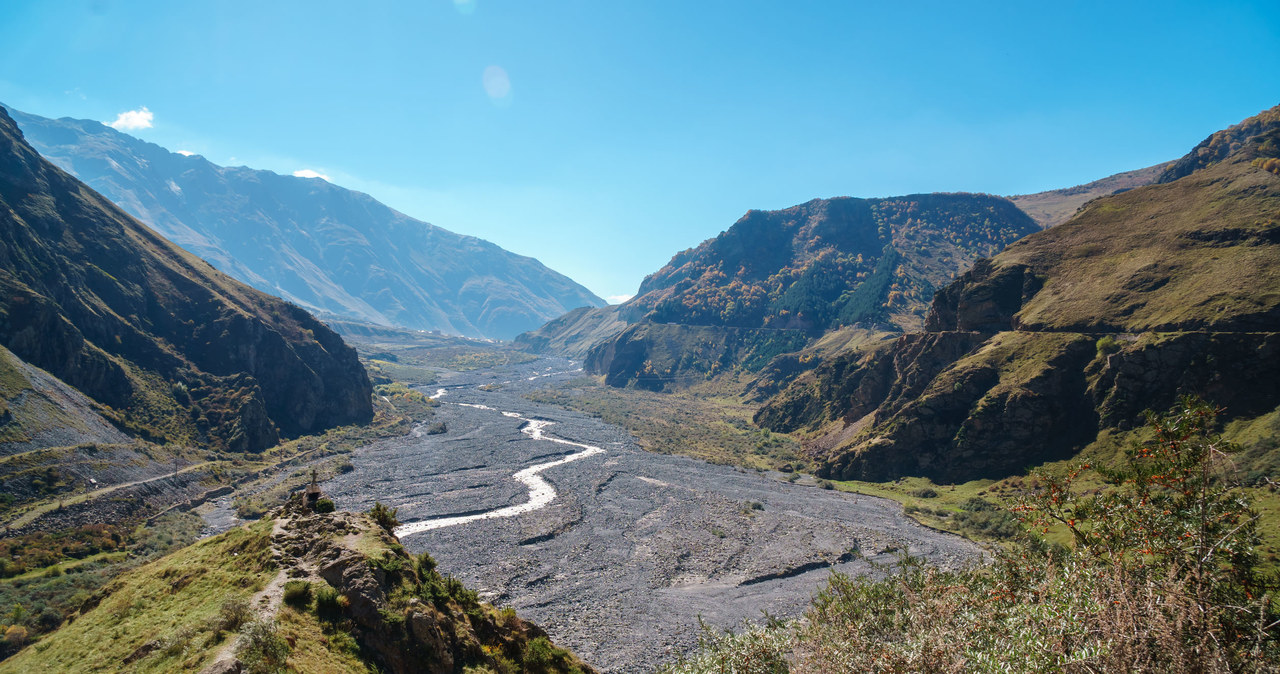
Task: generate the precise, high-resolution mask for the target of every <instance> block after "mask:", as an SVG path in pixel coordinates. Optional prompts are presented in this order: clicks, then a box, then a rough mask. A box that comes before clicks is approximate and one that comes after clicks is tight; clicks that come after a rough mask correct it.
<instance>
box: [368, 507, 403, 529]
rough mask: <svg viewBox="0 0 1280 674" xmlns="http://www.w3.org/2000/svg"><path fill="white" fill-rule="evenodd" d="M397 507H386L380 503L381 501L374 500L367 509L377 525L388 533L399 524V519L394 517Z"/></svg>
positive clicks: (397, 510)
mask: <svg viewBox="0 0 1280 674" xmlns="http://www.w3.org/2000/svg"><path fill="white" fill-rule="evenodd" d="M397 512H399V508H388V507H386V506H384V505H382V502H381V501H375V502H374V504H373V507H372V508H370V509H369V516H370V517H372V518H373V521H374V522H376V523H377V524H378V526H380V527H382V528H383V529H386V530H387V532H388V533H390V532H391V531H393V530H395V528H396V527H398V526H400V520H398V519H396V513H397Z"/></svg>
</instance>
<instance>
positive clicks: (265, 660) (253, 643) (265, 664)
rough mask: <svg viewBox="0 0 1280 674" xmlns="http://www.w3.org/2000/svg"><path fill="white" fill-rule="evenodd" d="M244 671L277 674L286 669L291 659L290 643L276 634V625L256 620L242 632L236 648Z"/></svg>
mask: <svg viewBox="0 0 1280 674" xmlns="http://www.w3.org/2000/svg"><path fill="white" fill-rule="evenodd" d="M236 656H237V657H238V658H240V662H241V663H242V665H243V667H244V668H243V670H242V671H245V672H248V673H250V674H276V673H277V672H282V671H284V669H285V663H286V661H287V660H288V658H289V642H287V641H285V640H284V639H283V638H281V637H280V635H279V634H277V633H276V628H275V625H274V624H272V623H267V622H263V621H259V620H255V621H253V622H251V623H248V624H247V625H245V626H244V629H243V630H241V631H240V643H239V645H238V646H237V647H236Z"/></svg>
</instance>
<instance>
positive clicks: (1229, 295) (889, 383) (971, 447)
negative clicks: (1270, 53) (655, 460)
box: [756, 108, 1280, 481]
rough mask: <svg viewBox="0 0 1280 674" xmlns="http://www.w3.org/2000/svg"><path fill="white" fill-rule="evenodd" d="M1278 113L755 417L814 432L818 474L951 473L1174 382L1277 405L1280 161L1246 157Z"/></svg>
mask: <svg viewBox="0 0 1280 674" xmlns="http://www.w3.org/2000/svg"><path fill="white" fill-rule="evenodd" d="M1277 110H1280V108H1277V109H1273V110H1270V111H1267V112H1266V113H1263V114H1262V115H1260V116H1259V117H1257V118H1254V119H1251V120H1247V121H1246V122H1244V123H1242V124H1240V125H1238V126H1236V127H1232V129H1231V130H1228V131H1230V132H1231V133H1226V132H1223V133H1221V134H1215V135H1214V136H1213V137H1211V138H1210V140H1208V141H1206V143H1205V144H1202V146H1201V147H1199V148H1197V150H1195V151H1194V152H1193V153H1192V154H1191V155H1188V156H1189V157H1191V158H1192V159H1194V160H1195V161H1192V159H1188V160H1187V161H1184V162H1180V163H1179V164H1177V165H1176V166H1184V165H1195V166H1198V167H1199V168H1198V169H1197V170H1193V171H1191V172H1189V173H1186V174H1185V176H1184V177H1181V178H1177V179H1175V180H1172V181H1171V182H1167V183H1164V184H1158V185H1151V186H1148V187H1142V188H1138V189H1135V190H1132V191H1128V192H1125V193H1122V194H1117V195H1113V196H1110V197H1105V198H1101V199H1098V200H1096V201H1094V202H1092V203H1090V204H1089V205H1088V206H1086V207H1085V208H1084V209H1083V210H1082V211H1081V212H1080V213H1079V214H1078V215H1077V216H1076V217H1075V218H1073V219H1071V220H1070V221H1068V222H1066V223H1064V224H1061V225H1058V226H1057V227H1054V228H1053V229H1050V230H1047V231H1045V232H1042V233H1039V234H1035V235H1032V236H1029V237H1027V238H1025V239H1022V240H1021V241H1018V242H1016V243H1014V244H1012V245H1010V246H1009V247H1008V248H1007V249H1006V250H1005V251H1004V252H1002V253H1001V254H1000V255H997V256H996V257H995V258H993V259H991V260H984V261H980V262H979V263H977V264H975V265H974V267H973V269H972V270H970V271H969V272H968V273H966V274H964V275H963V276H962V277H961V278H960V279H958V280H957V281H956V282H954V283H952V284H951V285H950V286H948V287H946V288H944V289H942V290H940V291H939V292H938V293H937V294H936V296H935V297H934V301H933V305H932V307H931V309H930V312H929V315H928V317H927V318H926V320H925V326H926V330H927V332H924V333H921V334H916V335H906V336H903V337H901V338H899V339H898V340H897V342H895V343H894V344H892V345H891V346H887V347H884V346H882V347H879V348H877V349H873V350H870V351H866V350H864V351H859V352H854V353H850V354H845V355H843V356H840V357H838V358H834V359H832V360H830V361H829V362H827V363H824V364H823V365H822V366H821V367H819V368H818V369H817V370H816V371H814V372H813V373H810V374H809V375H806V376H803V377H801V378H800V379H799V380H797V381H796V382H795V383H794V384H793V385H792V386H791V387H789V388H788V389H787V390H785V391H783V392H782V393H780V394H779V395H777V396H775V397H774V398H773V399H772V400H771V401H770V402H769V403H768V404H766V405H765V406H764V407H763V408H762V409H761V410H760V412H759V413H758V414H757V417H756V420H757V422H759V423H760V424H762V425H764V426H767V427H770V428H773V429H775V430H797V429H801V428H806V429H809V430H810V431H814V432H817V431H819V430H821V431H822V433H820V435H821V437H820V438H819V439H818V440H816V441H815V442H814V443H812V449H813V450H814V451H815V452H816V453H817V454H819V455H820V458H821V461H822V468H821V470H820V474H823V475H827V476H834V477H841V478H859V479H873V480H884V479H892V478H895V477H898V476H901V475H923V476H927V477H930V478H933V479H936V480H941V481H959V480H967V479H973V478H979V477H1003V476H1006V475H1010V474H1013V473H1017V472H1020V471H1022V470H1023V469H1025V468H1026V466H1029V465H1034V464H1037V463H1041V462H1043V461H1047V460H1054V459H1059V458H1063V457H1065V456H1068V455H1070V454H1071V453H1073V452H1075V451H1077V450H1078V449H1079V448H1081V447H1082V446H1084V445H1085V444H1088V443H1089V442H1091V441H1093V440H1094V439H1095V438H1096V437H1097V436H1098V434H1099V432H1101V431H1104V430H1108V429H1126V428H1130V427H1132V426H1133V425H1135V424H1136V423H1138V422H1139V421H1141V412H1142V411H1143V410H1145V409H1153V408H1154V409H1161V408H1165V407H1167V406H1169V405H1170V404H1172V403H1173V402H1174V400H1175V399H1176V397H1177V396H1178V395H1180V394H1186V393H1193V394H1197V395H1201V396H1205V397H1206V398H1208V399H1209V400H1211V401H1213V402H1214V403H1216V404H1218V405H1221V406H1223V407H1224V408H1225V411H1226V416H1227V417H1228V418H1239V417H1251V416H1256V415H1259V414H1263V413H1266V412H1268V411H1271V410H1273V409H1275V408H1276V406H1277V405H1278V404H1280V384H1277V382H1278V381H1280V364H1277V363H1276V358H1275V355H1276V348H1277V343H1280V335H1277V334H1276V333H1277V332H1280V272H1277V271H1276V270H1277V269H1278V268H1280V224H1277V222H1276V218H1277V215H1278V214H1280V176H1277V175H1275V174H1274V173H1271V172H1269V171H1267V170H1265V169H1264V167H1263V165H1262V164H1261V163H1260V162H1258V161H1256V160H1257V159H1258V158H1259V157H1269V156H1275V155H1280V147H1277V145H1276V142H1275V138H1276V134H1277V129H1280V114H1277ZM1223 134H1226V135H1225V136H1224V135H1223ZM1214 138H1218V139H1219V140H1218V141H1216V142H1214V140H1213V139H1214ZM1224 138H1225V140H1224ZM1224 146H1225V147H1230V148H1234V149H1233V150H1231V151H1230V152H1226V153H1211V152H1208V151H1207V150H1205V149H1204V148H1205V147H1224ZM1206 157H1210V158H1211V159H1212V161H1207V160H1206V159H1205V158H1206ZM1176 166H1175V167H1176ZM1170 170H1172V169H1170ZM1167 175H1172V174H1167Z"/></svg>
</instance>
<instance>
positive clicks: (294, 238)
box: [13, 111, 606, 339]
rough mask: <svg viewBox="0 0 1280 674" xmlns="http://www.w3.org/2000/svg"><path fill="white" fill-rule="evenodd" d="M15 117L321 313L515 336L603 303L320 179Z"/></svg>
mask: <svg viewBox="0 0 1280 674" xmlns="http://www.w3.org/2000/svg"><path fill="white" fill-rule="evenodd" d="M13 117H14V118H15V119H16V120H17V122H18V123H19V124H20V125H22V127H23V130H24V131H25V133H26V135H27V137H28V138H29V139H30V141H31V144H32V145H33V146H35V147H36V149H37V150H39V151H40V152H41V154H43V155H45V156H46V157H47V158H49V159H50V160H51V161H53V162H54V163H55V164H57V165H58V166H59V167H60V168H63V169H64V170H66V171H68V172H70V173H72V174H73V175H76V176H78V177H79V178H81V179H82V180H84V181H85V182H86V183H88V184H89V185H90V186H91V187H93V188H94V189H96V190H98V191H99V192H101V193H102V194H103V195H105V196H107V197H108V198H109V199H111V200H112V201H114V202H116V204H118V205H119V206H120V207H121V208H123V209H124V210H126V211H128V212H129V213H130V214H131V215H133V216H135V217H137V218H139V219H140V220H142V221H143V222H146V223H147V224H148V225H150V226H152V227H153V228H155V229H156V230H157V231H158V232H160V233H161V234H163V235H164V236H166V237H167V238H169V239H170V240H172V241H174V242H175V243H177V244H179V245H181V246H183V247H184V248H186V249H187V250H189V251H191V252H192V253H194V254H196V255H199V256H200V257H202V258H204V259H205V260H207V261H209V262H210V263H211V264H213V265H214V266H216V267H217V268H218V269H220V270H222V271H224V272H226V273H228V274H231V275H232V276H234V277H236V278H238V279H240V280H242V281H244V282H246V283H248V284H250V285H252V286H254V287H256V288H258V289H259V290H262V291H265V292H268V293H271V294H274V295H277V296H279V297H283V298H285V299H287V300H289V301H291V302H294V303H296V304H299V305H301V306H303V307H306V308H307V309H309V310H312V311H317V312H324V313H328V314H333V315H339V316H347V317H351V318H354V319H357V320H362V321H365V322H369V323H374V324H379V325H396V326H401V327H408V328H413V329H420V330H440V331H442V332H446V333H451V334H458V335H463V336H469V337H489V338H499V339H509V338H512V337H514V336H516V335H517V334H519V333H521V332H524V331H526V330H530V329H533V328H536V327H538V326H539V325H542V324H543V323H545V322H546V321H548V320H550V319H552V318H555V317H557V316H560V315H561V314H563V313H565V312H567V311H569V310H570V309H574V308H577V307H582V306H593V307H600V306H605V304H606V302H605V301H604V300H602V299H600V298H599V297H597V296H596V295H594V294H593V293H591V291H589V290H587V289H586V288H584V287H582V286H581V285H579V284H577V283H575V282H574V281H573V280H571V279H569V278H568V277H565V276H564V275H562V274H559V273H557V272H555V271H553V270H551V269H548V268H547V267H546V266H544V265H543V264H542V263H540V262H538V261H537V260H535V259H533V258H530V257H525V256H522V255H517V254H514V253H511V252H509V251H506V250H503V249H502V248H500V247H499V246H497V245H495V244H493V243H490V242H488V241H484V240H482V239H478V238H476V237H472V236H466V235H462V234H456V233H454V232H450V231H448V230H446V229H442V228H440V227H437V226H435V225H431V224H429V223H426V222H422V221H420V220H416V219H414V218H411V217H409V216H407V215H405V214H403V213H400V212H399V211H396V210H395V209H392V208H389V207H387V206H386V205H384V204H382V203H380V202H378V201H377V200H375V199H374V198H373V197H371V196H369V195H367V194H364V193H361V192H357V191H354V190H349V189H346V188H343V187H340V186H338V185H335V184H333V183H330V182H328V181H325V180H313V179H311V178H309V177H297V176H292V175H281V174H278V173H274V172H272V171H264V170H259V169H251V168H248V167H243V166H238V167H224V166H219V165H217V164H214V163H212V162H209V161H208V160H206V159H204V158H203V157H201V156H199V155H184V154H179V153H175V152H170V151H169V150H166V149H165V148H162V147H160V146H159V145H156V144H154V143H148V142H146V141H143V140H140V139H138V138H135V137H133V136H130V135H128V134H126V133H122V132H120V131H117V130H115V129H112V128H110V127H108V126H105V125H103V124H101V123H99V122H95V121H91V120H74V119H66V118H63V119H59V120H51V119H47V118H43V117H39V116H36V115H28V114H24V113H20V112H16V111H15V112H13Z"/></svg>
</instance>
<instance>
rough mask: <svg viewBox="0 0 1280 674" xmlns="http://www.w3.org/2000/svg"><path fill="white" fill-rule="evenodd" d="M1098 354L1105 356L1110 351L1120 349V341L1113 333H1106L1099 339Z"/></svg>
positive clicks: (1113, 351)
mask: <svg viewBox="0 0 1280 674" xmlns="http://www.w3.org/2000/svg"><path fill="white" fill-rule="evenodd" d="M1097 347H1098V355H1099V356H1105V355H1107V354H1109V353H1115V352H1117V351H1119V350H1120V342H1119V341H1118V340H1116V338H1115V337H1112V336H1111V335H1106V336H1105V337H1102V338H1101V339H1099V340H1098V344H1097Z"/></svg>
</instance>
